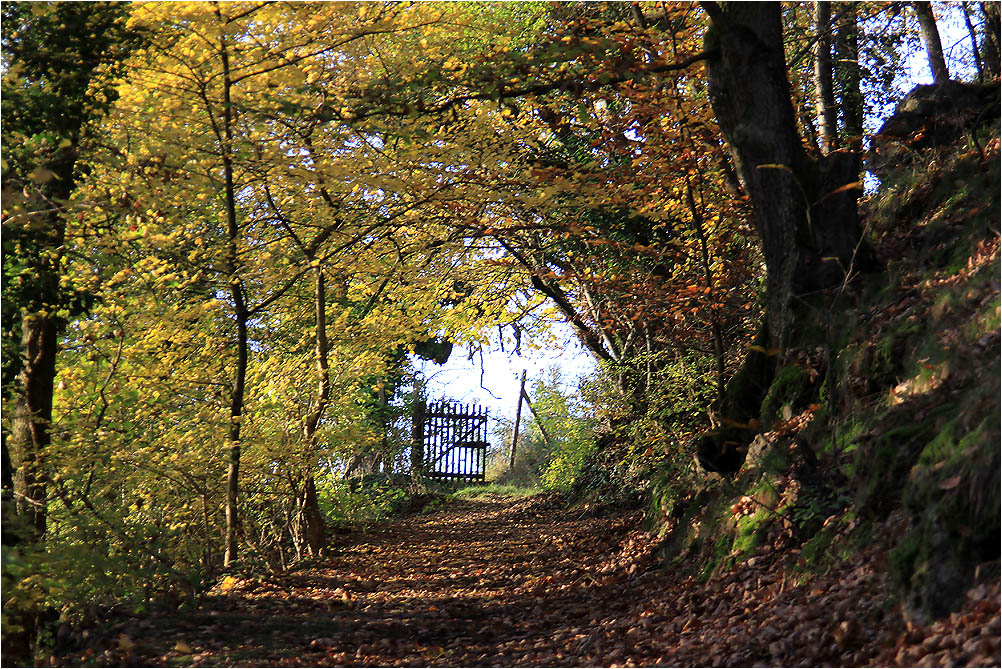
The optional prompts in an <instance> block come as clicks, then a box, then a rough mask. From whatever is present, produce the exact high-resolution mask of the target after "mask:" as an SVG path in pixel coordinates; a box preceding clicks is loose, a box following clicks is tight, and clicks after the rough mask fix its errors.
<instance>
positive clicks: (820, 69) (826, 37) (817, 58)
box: [814, 2, 838, 155]
mask: <svg viewBox="0 0 1002 669" xmlns="http://www.w3.org/2000/svg"><path fill="white" fill-rule="evenodd" d="M831 19H832V7H831V3H830V2H815V3H814V29H815V32H816V34H817V41H816V43H815V47H814V48H815V53H814V105H815V109H816V114H817V119H818V135H819V137H820V139H821V153H822V154H825V155H827V154H829V153H831V152H832V151H834V150H835V149H836V148H838V112H837V110H836V108H835V82H834V76H833V70H832V21H831Z"/></svg>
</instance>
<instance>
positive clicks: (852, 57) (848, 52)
mask: <svg viewBox="0 0 1002 669" xmlns="http://www.w3.org/2000/svg"><path fill="white" fill-rule="evenodd" d="M839 9H840V10H841V20H840V21H839V24H838V27H837V29H836V33H835V52H836V54H837V62H836V63H835V78H836V81H837V82H838V97H839V99H840V100H841V102H842V146H847V147H849V150H851V151H852V152H853V153H855V154H856V156H857V167H856V174H857V177H858V175H859V173H860V172H861V171H862V169H863V164H862V156H863V93H862V91H861V90H860V84H861V82H862V79H863V77H862V71H861V69H860V67H859V23H858V20H857V15H856V6H855V4H853V3H851V2H846V3H843V4H842V5H840V6H839Z"/></svg>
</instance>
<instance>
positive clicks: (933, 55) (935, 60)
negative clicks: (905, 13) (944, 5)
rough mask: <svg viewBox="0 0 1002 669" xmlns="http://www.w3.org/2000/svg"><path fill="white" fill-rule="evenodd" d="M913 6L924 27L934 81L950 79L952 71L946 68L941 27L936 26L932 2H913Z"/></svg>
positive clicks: (920, 24) (924, 38)
mask: <svg viewBox="0 0 1002 669" xmlns="http://www.w3.org/2000/svg"><path fill="white" fill-rule="evenodd" d="M912 8H913V9H914V10H915V16H917V17H918V20H919V26H920V27H921V29H922V41H923V42H924V43H925V51H926V54H927V55H928V56H929V69H930V70H931V71H932V80H933V83H936V84H942V83H944V82H947V81H949V80H950V72H949V70H947V69H946V58H944V57H943V44H942V42H940V39H939V29H937V28H936V17H935V15H934V14H933V13H932V3H931V2H913V3H912Z"/></svg>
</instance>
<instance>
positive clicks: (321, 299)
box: [300, 258, 331, 555]
mask: <svg viewBox="0 0 1002 669" xmlns="http://www.w3.org/2000/svg"><path fill="white" fill-rule="evenodd" d="M310 260H311V262H314V263H315V267H314V269H313V276H314V302H315V303H314V311H315V313H314V326H315V328H316V335H315V337H316V338H315V344H314V354H315V355H316V360H317V376H318V377H319V380H318V382H317V401H316V404H315V405H314V407H313V411H312V412H310V414H309V415H308V416H307V417H306V421H305V424H304V425H303V440H304V441H305V442H306V445H307V448H308V449H309V453H308V456H307V457H308V466H309V468H310V469H309V471H308V472H307V475H306V484H305V485H304V487H303V499H302V501H301V504H300V508H301V514H300V519H301V520H300V522H301V523H302V530H303V534H304V536H305V537H306V541H307V544H308V545H309V548H310V552H311V553H313V554H314V555H319V554H320V551H321V550H322V549H323V547H324V546H325V545H326V544H327V528H326V526H325V523H324V516H323V513H322V512H321V511H320V502H319V500H318V499H317V485H316V479H315V478H314V476H313V467H314V465H315V463H314V460H315V458H316V451H317V428H318V427H319V425H320V420H321V419H322V418H323V415H324V411H326V409H327V404H328V402H329V401H330V395H331V384H330V363H329V360H328V357H327V352H328V350H329V349H330V345H329V344H328V341H327V287H326V284H325V283H324V272H323V268H322V267H321V266H320V263H319V262H317V261H316V260H315V259H313V258H310Z"/></svg>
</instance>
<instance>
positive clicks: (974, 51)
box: [960, 2, 985, 83]
mask: <svg viewBox="0 0 1002 669" xmlns="http://www.w3.org/2000/svg"><path fill="white" fill-rule="evenodd" d="M968 4H969V3H967V2H961V3H960V9H961V10H962V11H963V12H964V23H965V24H966V25H967V34H968V36H969V37H970V38H971V56H972V57H973V58H974V69H976V70H977V71H978V81H979V82H981V83H984V81H985V68H984V66H983V65H982V64H981V48H980V47H979V46H978V33H977V31H976V30H975V29H974V23H973V22H972V21H971V12H970V11H969V10H968V7H967V5H968Z"/></svg>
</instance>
